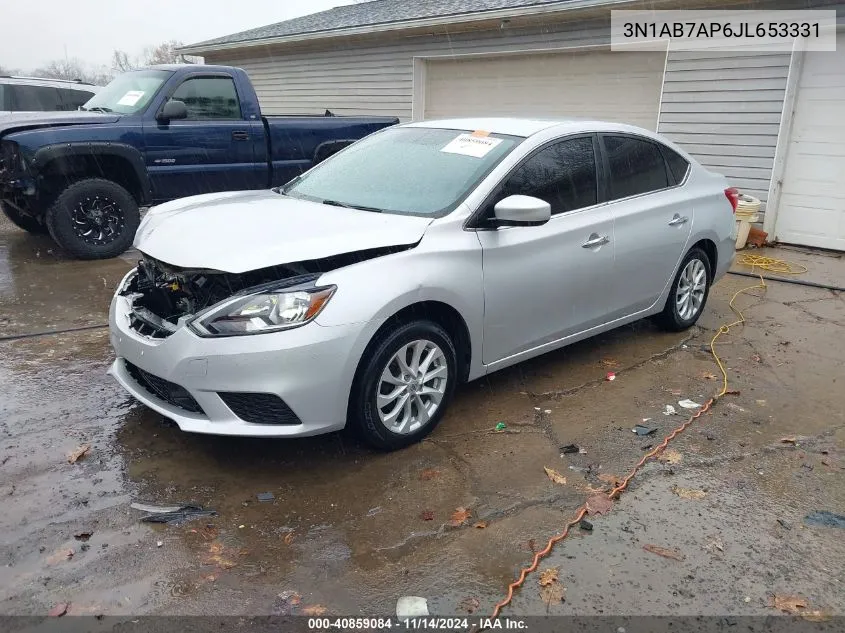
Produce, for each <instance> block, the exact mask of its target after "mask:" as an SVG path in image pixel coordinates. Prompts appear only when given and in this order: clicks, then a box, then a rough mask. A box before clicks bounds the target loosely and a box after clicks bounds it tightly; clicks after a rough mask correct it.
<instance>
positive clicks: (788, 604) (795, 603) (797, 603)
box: [771, 595, 807, 613]
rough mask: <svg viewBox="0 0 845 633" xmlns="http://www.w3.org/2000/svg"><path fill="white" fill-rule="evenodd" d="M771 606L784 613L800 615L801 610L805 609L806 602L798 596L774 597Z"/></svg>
mask: <svg viewBox="0 0 845 633" xmlns="http://www.w3.org/2000/svg"><path fill="white" fill-rule="evenodd" d="M771 606H772V607H774V608H775V609H777V610H778V611H783V612H784V613H800V612H801V610H802V609H806V608H807V600H806V599H805V598H801V597H799V596H780V595H775V596H773V597H772V602H771Z"/></svg>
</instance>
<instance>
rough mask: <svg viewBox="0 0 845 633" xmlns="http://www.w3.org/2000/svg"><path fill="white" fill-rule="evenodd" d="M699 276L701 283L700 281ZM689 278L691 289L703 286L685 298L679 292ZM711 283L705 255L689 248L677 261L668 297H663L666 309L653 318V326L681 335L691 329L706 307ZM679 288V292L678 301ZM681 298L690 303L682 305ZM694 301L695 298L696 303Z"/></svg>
mask: <svg viewBox="0 0 845 633" xmlns="http://www.w3.org/2000/svg"><path fill="white" fill-rule="evenodd" d="M702 275H703V280H702V279H700V278H701V276H702ZM690 278H692V281H693V282H694V284H693V285H694V288H697V287H698V285H697V284H698V283H703V284H704V286H703V288H700V289H699V290H698V291H696V290H694V291H693V292H691V293H686V295H685V293H684V291H683V288H684V287H686V286H687V285H688V283H689V280H690ZM711 279H713V273H712V269H711V266H710V259H709V258H708V257H707V253H705V252H704V251H703V250H701V249H700V248H693V249H692V250H690V252H689V253H687V254H686V257H684V259H683V261H681V265H680V266H679V267H678V273H677V274H676V275H675V279H674V281H673V282H672V288H671V289H670V291H669V296H668V297H666V305H665V306H664V307H663V311H662V312H661V313H660V314H658V315H656V316H655V318H654V320H655V322H656V323H657V324H658V325H659V326H660V327H661V328H663V329H664V330H669V331H670V332H681V331H682V330H686V329H688V328H690V327H692V326H693V325H695V322H696V321H698V318H699V317H700V316H701V313H702V312H703V311H704V306H705V304H706V303H707V297H708V296H709V294H710V280H711ZM679 287H680V288H681V295H680V297H679V290H678V289H679ZM683 296H689V297H690V301H689V302H685V301H683V299H682V297H683ZM696 297H698V299H697V300H696Z"/></svg>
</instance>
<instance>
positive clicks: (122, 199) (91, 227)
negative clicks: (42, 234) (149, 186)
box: [47, 178, 141, 259]
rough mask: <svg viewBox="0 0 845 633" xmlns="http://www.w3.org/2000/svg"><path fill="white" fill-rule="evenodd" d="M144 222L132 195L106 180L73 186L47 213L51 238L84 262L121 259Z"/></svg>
mask: <svg viewBox="0 0 845 633" xmlns="http://www.w3.org/2000/svg"><path fill="white" fill-rule="evenodd" d="M140 221H141V216H140V213H139V212H138V203H137V202H135V199H134V198H133V197H132V194H130V193H129V192H128V191H126V189H124V188H123V187H121V186H120V185H118V184H117V183H115V182H112V181H111V180H105V179H103V178H89V179H87V180H80V181H78V182H75V183H73V184H72V185H70V186H69V187H68V188H67V189H65V190H64V191H62V192H61V193H60V194H59V197H58V198H56V201H55V202H54V203H53V206H51V207H50V208H49V209H48V210H47V228H48V229H49V230H50V235H51V236H53V239H54V240H56V243H57V244H58V245H59V246H61V247H62V248H63V249H64V250H66V251H67V252H68V253H70V254H71V255H73V256H74V257H78V258H80V259H105V258H107V257H116V256H117V255H120V254H121V253H122V252H124V251H125V250H126V249H127V248H129V247H130V246H131V245H132V240H133V239H134V238H135V231H137V230H138V224H139V223H140Z"/></svg>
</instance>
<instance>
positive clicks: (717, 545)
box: [707, 536, 725, 552]
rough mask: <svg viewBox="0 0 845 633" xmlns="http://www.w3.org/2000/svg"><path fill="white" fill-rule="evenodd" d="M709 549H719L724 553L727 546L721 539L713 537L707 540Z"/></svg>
mask: <svg viewBox="0 0 845 633" xmlns="http://www.w3.org/2000/svg"><path fill="white" fill-rule="evenodd" d="M707 549H717V550H719V551H720V552H724V551H725V546H724V544H723V543H722V540H721V539H720V538H718V537H716V536H713V537H711V538H709V539H708V540H707Z"/></svg>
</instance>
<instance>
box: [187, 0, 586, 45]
mask: <svg viewBox="0 0 845 633" xmlns="http://www.w3.org/2000/svg"><path fill="white" fill-rule="evenodd" d="M566 4H580V3H579V2H578V0H372V1H371V2H362V3H358V4H348V5H344V6H340V7H335V8H334V9H328V10H327V11H320V12H319V13H312V14H311V15H305V16H302V17H300V18H294V19H292V20H286V21H285V22H277V23H276V24H270V25H268V26H262V27H259V28H256V29H250V30H248V31H241V32H240V33H234V34H232V35H226V36H224V37H218V38H215V39H212V40H206V41H204V42H198V43H196V44H191V45H189V46H185V47H183V49H182V50H183V51H185V52H200V51H201V50H203V49H208V48H217V47H228V46H230V45H236V44H238V43H247V42H248V43H257V42H260V41H262V40H269V39H275V38H284V37H293V36H306V35H309V34H313V35H314V37H315V38H316V37H320V35H321V34H323V35H325V34H328V33H331V32H333V31H339V30H344V29H355V28H362V27H372V28H373V30H374V31H377V30H379V27H385V26H387V25H390V24H395V23H397V22H412V21H414V20H426V19H431V18H448V17H452V16H454V17H455V18H458V17H460V16H465V15H470V14H478V13H485V12H491V13H495V12H497V11H504V10H507V9H518V8H520V7H538V6H548V7H549V8H552V7H553V5H566Z"/></svg>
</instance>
